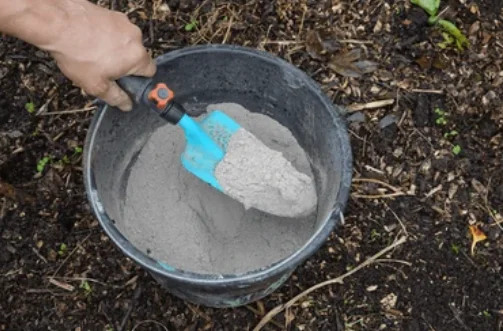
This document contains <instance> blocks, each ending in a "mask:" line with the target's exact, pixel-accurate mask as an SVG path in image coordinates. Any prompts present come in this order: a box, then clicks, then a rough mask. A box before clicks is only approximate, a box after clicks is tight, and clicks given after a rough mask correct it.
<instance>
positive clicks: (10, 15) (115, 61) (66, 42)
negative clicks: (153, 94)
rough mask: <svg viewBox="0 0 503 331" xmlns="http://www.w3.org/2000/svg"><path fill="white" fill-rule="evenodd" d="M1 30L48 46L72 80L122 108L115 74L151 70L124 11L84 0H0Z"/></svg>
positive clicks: (125, 103) (124, 100) (124, 102)
mask: <svg viewBox="0 0 503 331" xmlns="http://www.w3.org/2000/svg"><path fill="white" fill-rule="evenodd" d="M1 32H3V33H6V34H9V35H11V36H14V37H16V38H19V39H21V40H24V41H25V42H27V43H30V44H32V45H35V46H36V47H38V48H41V49H43V50H46V51H48V52H49V53H50V54H51V55H52V57H53V58H54V60H55V61H56V63H57V65H58V67H59V68H60V69H61V71H62V72H63V74H65V75H66V76H67V77H68V78H69V79H71V80H72V81H73V83H74V84H75V85H77V86H80V87H82V88H83V89H84V90H85V91H86V92H87V93H89V94H92V95H94V96H97V97H99V98H101V99H102V100H105V101H106V102H107V103H108V104H109V105H112V106H117V107H119V108H121V109H123V110H129V109H131V108H132V103H131V100H130V98H129V97H128V95H127V94H126V93H125V92H124V91H122V90H121V89H120V87H119V86H118V85H117V83H116V80H117V79H119V78H120V77H123V76H127V75H139V76H146V77H152V76H153V75H154V74H155V72H156V66H155V63H154V61H153V60H152V58H151V57H150V55H149V54H148V52H147V50H146V49H145V47H144V46H143V40H142V32H141V30H140V29H139V28H138V27H137V26H136V25H134V24H132V23H131V22H130V21H129V18H128V17H127V15H126V14H123V13H120V12H116V11H111V10H109V9H106V8H103V7H101V6H98V5H95V4H93V3H91V2H89V1H88V0H0V33H1Z"/></svg>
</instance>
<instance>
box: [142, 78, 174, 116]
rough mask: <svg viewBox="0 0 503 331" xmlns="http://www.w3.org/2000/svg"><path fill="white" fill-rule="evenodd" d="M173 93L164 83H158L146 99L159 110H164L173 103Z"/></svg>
mask: <svg viewBox="0 0 503 331" xmlns="http://www.w3.org/2000/svg"><path fill="white" fill-rule="evenodd" d="M174 97H175V93H173V91H171V90H170V89H169V88H168V86H167V85H166V84H164V83H158V84H157V85H156V86H155V87H154V88H153V89H152V90H151V91H150V92H149V94H148V99H149V100H150V101H152V102H153V103H154V104H155V105H156V107H157V108H158V109H159V110H163V109H165V108H166V107H167V106H168V104H169V103H170V102H171V101H173V98H174Z"/></svg>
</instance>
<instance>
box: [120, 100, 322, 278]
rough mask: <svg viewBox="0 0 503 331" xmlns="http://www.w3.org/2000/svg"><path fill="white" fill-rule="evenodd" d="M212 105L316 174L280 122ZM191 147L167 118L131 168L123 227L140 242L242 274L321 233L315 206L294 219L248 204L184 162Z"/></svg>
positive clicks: (209, 268) (184, 262)
mask: <svg viewBox="0 0 503 331" xmlns="http://www.w3.org/2000/svg"><path fill="white" fill-rule="evenodd" d="M207 110H208V112H211V111H213V110H220V111H223V112H224V113H226V114H227V115H229V116H231V117H232V118H234V119H235V120H236V121H237V122H238V123H239V124H241V126H242V127H243V128H245V129H246V130H248V131H250V132H251V133H252V134H253V135H255V136H256V137H260V140H261V141H262V142H263V143H264V144H265V145H266V146H267V147H269V148H271V149H274V150H277V151H281V152H283V155H284V156H285V157H286V159H287V160H288V161H290V162H291V163H292V164H293V165H294V166H295V168H296V169H297V170H299V171H301V172H302V173H304V174H306V175H307V176H308V177H309V178H311V179H312V173H311V168H310V165H309V161H308V159H307V157H306V154H305V152H304V151H303V150H302V148H301V147H300V146H299V145H298V143H297V141H296V140H295V138H294V137H293V135H292V134H291V133H290V131H289V130H288V129H286V128H285V127H283V126H281V125H280V124H279V123H278V122H276V121H274V120H272V119H271V118H269V117H268V116H265V115H261V114H255V113H251V112H249V111H247V110H246V109H245V108H243V107H241V106H240V105H237V104H230V103H225V104H217V105H211V106H208V109H207ZM184 148H185V137H184V135H183V131H182V130H181V129H180V128H179V127H177V126H173V125H165V126H163V127H161V128H159V129H158V130H157V131H155V132H154V133H153V134H152V136H151V137H150V139H149V141H148V142H147V143H146V145H145V146H144V148H143V149H142V151H141V152H140V154H139V156H138V159H137V161H136V162H135V164H134V165H133V167H132V169H131V173H130V175H129V180H128V183H127V189H126V203H125V208H124V211H123V212H124V213H123V216H124V218H123V220H122V221H120V222H119V223H118V226H119V228H120V229H121V231H123V233H124V235H125V236H126V237H127V238H128V239H129V240H130V241H131V242H132V243H133V244H134V245H135V246H137V247H138V248H139V249H141V250H142V251H144V252H146V253H147V254H150V256H152V257H153V258H155V259H157V260H159V261H162V262H164V263H166V264H169V265H171V266H173V267H175V268H178V269H182V270H185V271H192V272H198V273H211V274H238V273H245V272H248V271H251V270H257V269H260V268H263V267H266V266H268V265H270V264H272V263H275V262H277V261H279V260H281V259H283V258H285V257H287V256H289V255H290V254H292V253H293V252H295V251H296V250H297V249H299V248H300V247H301V246H302V245H303V244H304V243H305V242H306V241H307V240H308V239H309V237H310V236H311V235H312V234H313V232H314V227H315V211H313V213H311V214H310V215H308V216H304V217H300V218H297V219H292V218H282V217H278V216H272V215H270V214H267V213H264V212H262V211H259V210H257V209H255V208H251V209H246V208H245V207H244V205H243V204H241V203H240V202H237V201H236V200H234V199H232V198H231V197H229V196H227V195H225V194H223V193H221V192H219V191H217V190H215V189H213V188H212V187H210V186H209V185H208V184H206V183H204V182H202V181H201V180H199V179H198V178H196V177H195V176H193V175H192V174H190V173H189V172H188V171H186V170H185V169H184V168H183V167H182V165H181V162H180V155H181V153H182V151H183V149H184Z"/></svg>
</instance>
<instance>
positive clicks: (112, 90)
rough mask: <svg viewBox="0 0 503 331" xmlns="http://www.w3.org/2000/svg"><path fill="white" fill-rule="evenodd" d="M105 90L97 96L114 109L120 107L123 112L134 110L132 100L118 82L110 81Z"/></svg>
mask: <svg viewBox="0 0 503 331" xmlns="http://www.w3.org/2000/svg"><path fill="white" fill-rule="evenodd" d="M104 86H106V87H105V88H103V89H102V91H101V92H99V93H96V96H97V97H98V98H100V99H102V100H103V101H105V102H106V103H107V104H109V105H110V106H113V107H118V108H119V109H121V110H123V111H130V110H131V109H133V102H132V101H131V98H129V96H128V95H127V94H126V92H124V91H123V90H122V89H121V88H120V87H119V85H117V83H116V82H113V81H109V82H108V83H106V85H104Z"/></svg>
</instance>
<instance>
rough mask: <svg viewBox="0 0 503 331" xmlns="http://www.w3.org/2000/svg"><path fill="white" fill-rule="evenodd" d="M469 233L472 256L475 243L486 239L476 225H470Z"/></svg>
mask: <svg viewBox="0 0 503 331" xmlns="http://www.w3.org/2000/svg"><path fill="white" fill-rule="evenodd" d="M470 233H471V234H472V247H471V253H472V256H473V255H474V252H475V245H477V243H478V242H481V241H484V240H486V239H487V236H486V234H485V233H484V232H482V230H480V229H479V227H478V226H477V225H470Z"/></svg>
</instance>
